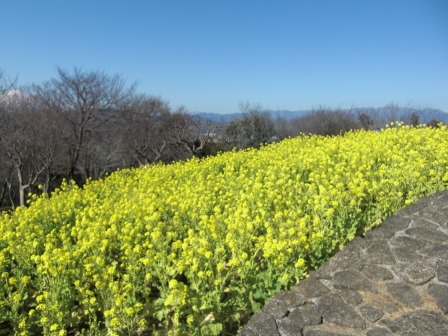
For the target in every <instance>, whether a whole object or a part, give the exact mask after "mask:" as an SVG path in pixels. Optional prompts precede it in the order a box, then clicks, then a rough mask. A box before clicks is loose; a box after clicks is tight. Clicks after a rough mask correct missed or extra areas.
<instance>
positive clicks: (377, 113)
mask: <svg viewBox="0 0 448 336" xmlns="http://www.w3.org/2000/svg"><path fill="white" fill-rule="evenodd" d="M344 111H345V112H348V113H351V114H353V115H354V117H355V118H358V115H359V114H361V113H366V114H367V115H368V116H369V117H371V118H372V119H373V120H374V121H375V122H378V123H380V122H381V121H386V122H388V121H390V120H392V119H393V120H396V121H404V122H406V123H408V122H409V120H410V116H411V115H412V114H413V113H416V114H417V115H418V116H419V122H420V123H428V122H429V121H431V120H433V119H435V120H438V121H442V122H444V123H448V113H446V112H444V111H442V110H439V109H429V108H428V109H422V110H419V109H414V108H407V107H391V106H386V107H378V108H371V107H369V108H354V109H347V110H344ZM267 112H268V113H269V114H270V115H271V117H272V118H273V119H277V118H282V119H285V120H292V119H296V118H300V117H303V116H306V115H307V114H310V113H312V110H301V111H289V110H280V111H269V110H268V111H267ZM193 115H195V116H198V117H200V118H201V119H203V120H205V121H213V122H222V123H228V122H231V121H232V120H236V119H240V118H241V117H242V116H243V113H230V114H219V113H211V112H199V113H194V114H193Z"/></svg>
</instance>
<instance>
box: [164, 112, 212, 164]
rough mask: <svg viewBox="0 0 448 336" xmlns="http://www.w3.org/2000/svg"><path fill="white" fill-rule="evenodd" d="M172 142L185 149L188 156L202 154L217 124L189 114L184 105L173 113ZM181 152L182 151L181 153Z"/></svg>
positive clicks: (171, 121)
mask: <svg viewBox="0 0 448 336" xmlns="http://www.w3.org/2000/svg"><path fill="white" fill-rule="evenodd" d="M170 123H171V125H172V130H171V132H170V143H171V144H172V145H176V146H178V148H179V149H180V150H182V149H184V150H185V151H186V153H187V157H188V156H201V152H202V151H203V150H204V148H205V145H206V144H207V143H208V142H209V141H210V140H211V138H212V137H213V135H214V131H215V125H214V124H213V123H212V122H210V121H209V122H204V121H202V120H201V119H200V118H197V117H192V116H191V115H189V114H187V112H186V110H185V108H184V107H180V108H179V109H177V111H176V112H175V113H173V114H172V116H171V120H170ZM179 154H180V153H179Z"/></svg>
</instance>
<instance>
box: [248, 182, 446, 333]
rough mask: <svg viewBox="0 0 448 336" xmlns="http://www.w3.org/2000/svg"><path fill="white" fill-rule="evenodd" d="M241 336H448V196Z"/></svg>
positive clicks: (355, 247)
mask: <svg viewBox="0 0 448 336" xmlns="http://www.w3.org/2000/svg"><path fill="white" fill-rule="evenodd" d="M239 335H240V336H255V335H260V336H261V335H262V336H270V335H272V336H296V335H297V336H349V335H353V336H355V335H356V336H361V335H364V336H386V335H407V336H409V335H415V336H417V335H428V336H429V335H431V336H447V335H448V190H447V191H443V192H439V193H436V194H433V195H430V196H427V197H424V198H422V199H420V200H419V201H418V202H417V203H416V204H413V205H410V206H408V207H406V208H404V209H402V210H400V211H398V212H397V213H395V214H394V215H392V216H390V217H389V218H387V219H386V220H385V221H384V222H383V223H382V224H381V225H380V227H378V228H376V229H374V230H372V231H370V232H368V233H367V235H366V236H365V237H364V238H360V237H358V238H356V239H354V240H353V241H352V242H350V243H349V244H348V245H347V246H346V247H345V248H344V249H343V250H342V251H340V252H339V253H338V254H336V255H335V256H334V257H332V258H331V259H330V260H329V261H328V262H327V263H326V264H324V265H323V266H322V267H320V268H319V269H318V270H317V271H316V272H312V273H311V274H310V276H309V278H307V279H305V280H303V281H301V282H300V283H299V284H297V285H296V286H294V287H293V288H291V290H290V291H289V292H285V291H281V292H279V293H277V294H276V295H274V296H273V297H272V298H271V299H270V300H269V301H268V302H267V304H266V305H265V307H264V308H263V309H262V310H261V311H259V312H258V313H256V314H255V315H254V316H253V317H252V319H251V320H250V321H249V323H248V324H247V325H246V326H245V327H244V328H243V329H242V330H241V332H240V333H239Z"/></svg>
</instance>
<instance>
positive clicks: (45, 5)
mask: <svg viewBox="0 0 448 336" xmlns="http://www.w3.org/2000/svg"><path fill="white" fill-rule="evenodd" d="M0 11H1V14H0V32H1V39H0V67H1V68H2V69H3V70H4V71H5V72H6V73H7V74H8V75H9V76H10V77H12V76H15V75H19V84H21V85H25V84H30V83H36V84H39V83H42V82H44V81H45V80H49V79H51V78H52V77H55V76H56V71H55V68H56V66H60V67H62V68H64V69H73V67H81V68H82V69H83V70H86V71H89V70H100V71H104V72H106V73H108V74H111V75H114V74H117V73H118V74H121V75H122V76H123V78H124V79H125V80H126V81H127V82H128V83H131V82H134V81H137V82H138V83H139V86H138V91H140V92H142V93H143V92H144V93H147V94H149V95H156V96H160V97H162V98H163V99H164V100H166V101H168V102H169V103H170V105H171V106H172V107H174V108H175V107H177V106H179V105H185V106H186V107H187V109H188V110H189V111H191V112H203V111H206V112H217V113H229V112H236V111H238V106H239V103H240V102H246V101H248V102H250V103H259V104H261V105H262V106H263V107H264V108H268V109H272V110H281V109H289V110H303V109H310V108H313V107H318V106H321V105H322V106H327V107H342V108H350V107H353V106H356V107H367V106H372V107H380V106H384V105H386V104H388V103H392V102H393V103H397V104H399V105H400V106H413V107H418V108H426V107H433V108H440V109H442V110H444V111H447V112H448V1H447V0H440V1H437V0H420V1H419V0H415V1H414V0H404V1H399V0H365V1H362V0H356V1H349V0H327V1H324V0H322V1H321V0H315V1H312V0H309V1H274V0H271V1H269V0H265V1H255V0H253V1H249V0H246V1H244V0H239V1H237V0H206V1H195V0H189V1H187V0H183V1H180V0H179V1H170V0H164V1H162V0H159V1H150V0H148V1H143V0H142V1H135V0H129V1H124V0H123V1H114V0H107V1H94V0H89V1H87V0H82V1H81V0H76V1H69V0H66V1H63V0H53V1H48V0H39V1H36V0H28V1H24V0H14V1H12V0H10V1H8V0H1V2H0Z"/></svg>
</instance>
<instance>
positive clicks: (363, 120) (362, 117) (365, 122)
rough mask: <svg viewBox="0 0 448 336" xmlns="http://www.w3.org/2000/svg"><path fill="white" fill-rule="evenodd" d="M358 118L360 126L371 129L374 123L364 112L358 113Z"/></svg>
mask: <svg viewBox="0 0 448 336" xmlns="http://www.w3.org/2000/svg"><path fill="white" fill-rule="evenodd" d="M358 120H359V123H360V124H361V126H362V128H363V129H364V130H366V131H370V130H372V129H373V127H374V125H375V123H374V122H373V120H372V118H371V117H370V116H369V115H368V114H367V113H366V112H362V113H358Z"/></svg>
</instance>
